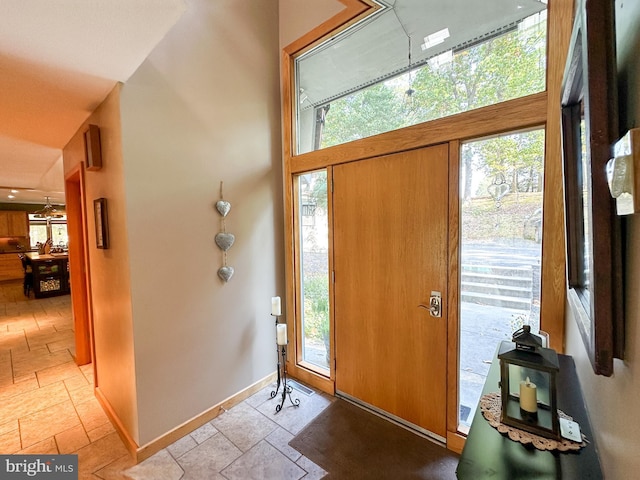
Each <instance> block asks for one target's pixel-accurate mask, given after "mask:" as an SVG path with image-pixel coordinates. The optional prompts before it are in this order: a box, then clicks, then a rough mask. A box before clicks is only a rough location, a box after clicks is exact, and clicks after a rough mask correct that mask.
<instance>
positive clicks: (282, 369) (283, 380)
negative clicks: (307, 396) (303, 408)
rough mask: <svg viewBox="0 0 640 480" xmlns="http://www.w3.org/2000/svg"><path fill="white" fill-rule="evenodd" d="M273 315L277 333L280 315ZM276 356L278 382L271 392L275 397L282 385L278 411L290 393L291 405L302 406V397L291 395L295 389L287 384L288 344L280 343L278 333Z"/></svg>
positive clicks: (277, 406)
mask: <svg viewBox="0 0 640 480" xmlns="http://www.w3.org/2000/svg"><path fill="white" fill-rule="evenodd" d="M272 316H274V317H275V318H276V334H277V331H278V316H277V315H273V314H272ZM287 343H288V342H287ZM276 358H277V359H278V383H277V384H276V389H275V390H273V391H272V392H271V398H275V397H276V395H278V391H279V390H280V385H282V400H281V401H280V404H279V405H276V413H278V412H279V411H280V410H282V406H283V405H284V401H285V399H286V398H287V395H289V401H290V402H291V405H293V406H294V407H299V406H300V399H299V398H292V397H291V392H292V390H293V387H291V386H290V385H288V384H287V345H286V344H285V345H280V344H278V342H277V335H276ZM281 358H282V363H281V362H280V359H281Z"/></svg>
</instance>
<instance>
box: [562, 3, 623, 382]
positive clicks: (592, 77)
mask: <svg viewBox="0 0 640 480" xmlns="http://www.w3.org/2000/svg"><path fill="white" fill-rule="evenodd" d="M613 15H614V5H613V1H603V2H584V1H583V2H579V3H578V7H577V12H576V18H575V21H574V25H573V32H572V36H571V44H570V47H569V56H568V58H567V64H566V67H565V72H564V80H563V87H562V143H563V167H564V175H563V177H564V187H565V188H564V191H565V220H566V235H567V283H568V301H569V304H570V306H571V310H572V312H573V315H574V317H575V319H576V321H577V324H578V329H579V330H580V334H581V336H582V339H583V342H584V345H585V348H586V350H587V353H588V355H589V358H590V360H591V363H592V366H593V370H594V372H595V373H596V374H600V375H606V376H610V375H611V374H612V373H613V359H614V358H622V354H623V334H624V323H623V318H624V305H623V272H622V237H621V233H620V220H619V217H617V216H616V212H615V200H614V199H613V198H612V197H611V195H610V193H609V188H608V185H607V178H606V171H605V166H606V163H607V161H608V160H609V159H610V158H611V146H612V144H613V142H614V141H615V139H616V136H617V134H618V126H617V118H618V117H617V94H616V92H617V88H616V78H615V30H614V23H613Z"/></svg>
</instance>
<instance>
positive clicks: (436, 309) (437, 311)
mask: <svg viewBox="0 0 640 480" xmlns="http://www.w3.org/2000/svg"><path fill="white" fill-rule="evenodd" d="M429 315H431V316H432V317H438V318H439V317H441V316H442V294H441V293H440V292H436V291H432V292H431V296H430V297H429Z"/></svg>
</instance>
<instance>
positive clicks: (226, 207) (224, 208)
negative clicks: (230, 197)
mask: <svg viewBox="0 0 640 480" xmlns="http://www.w3.org/2000/svg"><path fill="white" fill-rule="evenodd" d="M216 210H218V213H219V214H220V215H222V216H223V217H226V216H227V215H228V213H229V212H230V211H231V204H230V203H229V202H227V201H226V200H218V201H217V202H216Z"/></svg>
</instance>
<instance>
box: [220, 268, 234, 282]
mask: <svg viewBox="0 0 640 480" xmlns="http://www.w3.org/2000/svg"><path fill="white" fill-rule="evenodd" d="M233 273H234V270H233V267H228V266H224V267H220V268H219V269H218V276H219V277H220V278H221V279H222V280H224V281H225V282H228V281H229V280H231V277H233Z"/></svg>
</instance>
